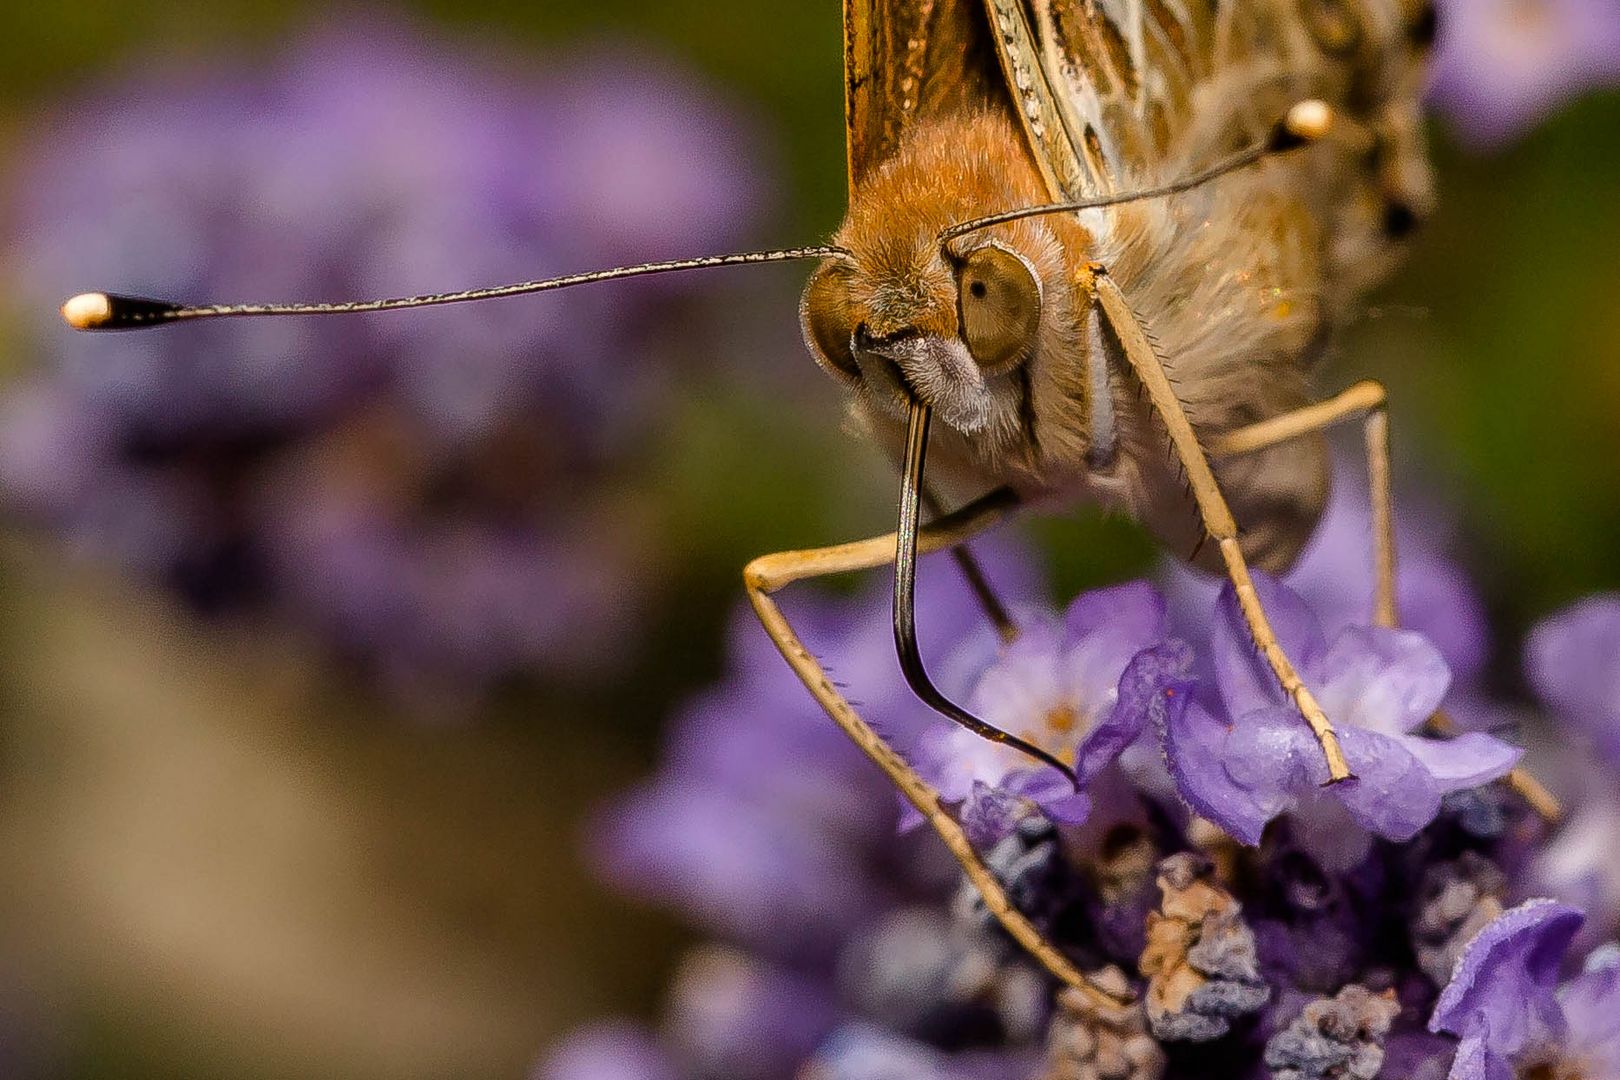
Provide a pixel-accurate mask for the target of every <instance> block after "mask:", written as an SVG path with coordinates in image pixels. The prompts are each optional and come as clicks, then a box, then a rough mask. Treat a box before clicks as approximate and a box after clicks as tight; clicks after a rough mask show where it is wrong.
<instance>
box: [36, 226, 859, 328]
mask: <svg viewBox="0 0 1620 1080" xmlns="http://www.w3.org/2000/svg"><path fill="white" fill-rule="evenodd" d="M842 254H845V251H844V249H843V248H840V247H833V246H831V245H822V246H818V247H798V248H782V249H780V250H777V251H745V252H739V253H737V254H733V255H705V256H702V257H700V258H696V259H672V260H670V261H668V262H651V263H639V264H637V265H635V266H617V267H614V268H612V269H610V270H589V271H586V272H585V273H581V274H568V275H565V276H563V277H554V278H543V279H540V280H537V281H520V282H517V283H516V284H512V285H496V286H493V287H491V288H484V289H464V290H462V291H460V292H445V293H427V294H424V295H422V296H400V297H393V298H390V299H387V300H346V301H340V302H337V303H310V304H208V305H202V306H197V307H190V306H187V305H185V304H179V303H174V302H172V301H168V300H153V299H150V298H147V297H142V296H120V295H117V294H115V293H104V292H91V293H80V294H79V295H78V296H75V297H73V298H72V299H70V300H69V301H68V302H67V303H65V304H63V305H62V318H63V319H65V320H67V324H68V325H69V326H71V327H73V329H75V330H139V329H143V328H145V327H149V326H163V325H166V324H169V323H177V322H194V321H196V320H198V319H244V318H259V317H264V316H271V315H353V314H356V313H358V312H366V311H398V310H400V309H403V308H422V307H441V306H443V305H445V304H467V303H472V302H474V301H478V300H498V299H501V298H503V297H508V296H527V295H529V294H531V293H543V292H551V291H552V290H554V289H567V288H571V287H572V286H575V285H593V284H595V283H597V282H601V281H618V280H620V279H621V278H632V277H647V276H650V275H653V274H670V273H674V272H676V271H679V270H711V269H714V268H716V267H722V266H753V265H757V264H760V263H779V262H794V261H797V260H800V259H824V258H827V257H828V256H831V255H842Z"/></svg>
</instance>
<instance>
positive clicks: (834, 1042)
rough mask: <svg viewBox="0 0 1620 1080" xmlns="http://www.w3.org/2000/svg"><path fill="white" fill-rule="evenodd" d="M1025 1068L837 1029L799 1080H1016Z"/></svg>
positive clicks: (862, 1027) (1008, 1060)
mask: <svg viewBox="0 0 1620 1080" xmlns="http://www.w3.org/2000/svg"><path fill="white" fill-rule="evenodd" d="M1028 1064H1029V1063H1028V1062H1026V1061H1021V1060H1020V1059H1019V1058H1017V1057H1013V1056H1009V1055H1004V1054H961V1055H950V1054H945V1053H941V1052H940V1051H939V1050H936V1049H934V1048H933V1047H931V1046H928V1045H927V1044H925V1043H921V1042H917V1041H916V1040H914V1039H908V1038H905V1037H904V1036H900V1035H895V1034H894V1033H893V1032H889V1031H885V1030H883V1029H882V1028H879V1027H875V1026H873V1025H870V1024H851V1025H848V1026H847V1027H844V1028H841V1029H840V1030H839V1031H837V1032H836V1033H834V1035H833V1037H832V1038H831V1039H830V1040H828V1043H827V1045H826V1046H825V1047H823V1048H822V1050H821V1052H820V1053H818V1054H817V1055H816V1056H815V1057H814V1058H813V1059H812V1060H811V1061H810V1062H809V1063H808V1064H806V1065H805V1067H804V1071H803V1072H802V1073H800V1074H799V1076H800V1080H1021V1078H1022V1077H1025V1076H1027V1075H1028V1074H1029V1073H1028Z"/></svg>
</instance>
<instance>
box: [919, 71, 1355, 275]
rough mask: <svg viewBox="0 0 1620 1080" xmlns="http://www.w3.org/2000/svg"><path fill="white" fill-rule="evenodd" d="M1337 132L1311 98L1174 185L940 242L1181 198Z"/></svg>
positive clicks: (998, 221) (972, 225)
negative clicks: (1254, 139) (1247, 143)
mask: <svg viewBox="0 0 1620 1080" xmlns="http://www.w3.org/2000/svg"><path fill="white" fill-rule="evenodd" d="M1332 130H1333V107H1332V106H1331V105H1329V104H1328V103H1327V102H1325V101H1318V100H1316V99H1314V98H1313V99H1310V100H1308V101H1301V102H1297V103H1295V105H1294V106H1293V107H1292V108H1290V109H1289V110H1288V112H1287V113H1285V114H1284V115H1283V118H1282V119H1281V120H1278V121H1277V123H1276V124H1274V125H1273V126H1272V128H1271V131H1270V132H1269V133H1268V134H1267V136H1266V138H1265V139H1264V140H1263V141H1262V142H1259V143H1256V144H1255V145H1253V146H1251V147H1249V148H1248V149H1247V150H1239V151H1238V152H1237V153H1235V154H1232V155H1231V156H1230V157H1226V158H1222V159H1221V160H1220V161H1217V162H1216V163H1215V164H1213V165H1211V166H1209V167H1208V168H1207V169H1203V170H1201V171H1199V172H1196V173H1193V174H1192V175H1191V176H1187V177H1183V178H1182V179H1180V180H1177V181H1175V182H1174V183H1170V184H1165V185H1164V186H1162V187H1156V188H1143V189H1142V190H1140V191H1122V192H1119V193H1118V194H1114V195H1098V196H1095V197H1093V198H1089V199H1077V200H1075V201H1073V202H1061V203H1047V204H1045V205H1043V206H1025V207H1022V208H1020V209H1017V210H1007V211H1005V212H1003V213H1000V214H990V215H987V216H985V217H981V218H974V219H973V220H972V221H964V222H962V223H961V224H959V225H952V226H951V227H950V228H948V229H946V230H945V231H944V232H942V233H940V234H939V239H940V243H946V242H948V241H951V240H955V239H956V238H957V237H959V236H963V235H965V234H967V233H970V232H975V231H977V230H979V229H985V228H989V227H990V226H991V225H1004V224H1006V223H1007V222H1009V221H1021V220H1023V219H1024V218H1032V217H1041V216H1043V215H1046V214H1067V213H1075V212H1078V211H1081V210H1100V209H1102V208H1103V207H1107V206H1119V205H1121V204H1123V203H1133V202H1143V201H1146V200H1148V199H1163V198H1166V197H1167V196H1171V195H1180V194H1181V193H1182V192H1185V191H1191V190H1192V189H1193V188H1196V187H1202V186H1203V185H1205V184H1207V183H1209V182H1210V181H1211V180H1215V179H1218V178H1220V177H1222V176H1225V175H1226V174H1227V173H1232V172H1237V171H1238V170H1239V169H1246V168H1248V167H1249V166H1250V165H1254V164H1256V163H1257V162H1260V161H1263V160H1265V159H1266V158H1268V157H1271V156H1272V155H1273V154H1282V153H1286V152H1288V151H1289V150H1296V149H1298V148H1299V147H1301V146H1306V145H1308V144H1310V143H1313V142H1317V141H1319V140H1321V139H1324V138H1326V137H1327V134H1328V132H1330V131H1332Z"/></svg>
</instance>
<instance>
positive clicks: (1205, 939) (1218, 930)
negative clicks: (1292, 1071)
mask: <svg viewBox="0 0 1620 1080" xmlns="http://www.w3.org/2000/svg"><path fill="white" fill-rule="evenodd" d="M1159 890H1160V892H1161V893H1162V894H1163V899H1162V900H1161V901H1160V905H1159V910H1158V911H1154V912H1149V913H1148V917H1147V940H1148V944H1147V948H1146V949H1145V950H1144V951H1143V953H1142V958H1141V960H1140V961H1139V963H1138V967H1139V968H1140V970H1141V972H1142V974H1143V975H1144V976H1146V977H1147V979H1148V989H1147V1015H1148V1020H1149V1022H1150V1024H1151V1025H1152V1029H1153V1033H1154V1034H1155V1035H1157V1036H1158V1037H1159V1038H1161V1039H1165V1040H1172V1041H1175V1040H1187V1041H1193V1042H1203V1041H1207V1040H1209V1039H1217V1038H1220V1037H1221V1036H1222V1035H1224V1034H1226V1033H1227V1031H1229V1030H1230V1029H1231V1021H1232V1020H1233V1019H1236V1018H1237V1017H1240V1016H1246V1015H1248V1014H1251V1013H1254V1012H1257V1011H1259V1009H1260V1007H1261V1006H1263V1005H1264V1004H1265V1003H1266V1002H1267V1001H1268V1000H1269V999H1270V997H1271V988H1270V987H1269V986H1267V985H1266V982H1265V980H1264V979H1262V978H1261V977H1260V972H1259V961H1258V957H1257V956H1256V954H1255V946H1254V933H1253V932H1252V931H1251V930H1250V929H1249V926H1248V924H1247V923H1245V922H1244V921H1243V918H1242V906H1241V905H1240V904H1239V903H1238V902H1237V901H1236V900H1234V899H1233V898H1232V895H1231V894H1230V893H1228V892H1227V891H1226V890H1225V889H1222V888H1221V887H1220V886H1219V885H1217V884H1215V883H1214V881H1213V878H1212V875H1211V865H1210V862H1209V860H1208V859H1207V858H1205V857H1204V856H1202V855H1195V854H1192V853H1190V852H1183V853H1182V854H1179V855H1172V856H1171V857H1170V858H1168V859H1166V860H1164V861H1163V862H1162V863H1160V864H1159Z"/></svg>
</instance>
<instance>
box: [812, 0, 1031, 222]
mask: <svg viewBox="0 0 1620 1080" xmlns="http://www.w3.org/2000/svg"><path fill="white" fill-rule="evenodd" d="M1006 106H1007V96H1006V93H1005V92H1004V90H1003V84H1002V79H1001V72H1000V69H999V67H998V65H997V61H996V53H995V49H994V47H993V46H992V45H991V42H990V37H989V34H988V33H987V30H986V26H985V21H984V16H983V15H982V14H981V12H980V0H844V108H845V117H844V118H845V128H846V133H847V134H848V137H849V141H848V147H849V186H850V191H851V192H853V191H854V190H855V186H856V184H858V183H859V182H860V179H861V177H863V176H864V175H865V174H866V172H867V170H869V169H871V168H872V167H873V166H875V165H877V164H879V163H880V162H882V161H883V160H884V159H885V158H887V157H888V156H889V155H890V154H892V153H893V152H894V148H895V146H896V145H897V144H898V143H899V141H900V136H901V135H902V134H903V133H904V132H905V131H906V130H907V129H908V128H910V127H912V126H913V125H915V124H916V123H917V122H918V121H920V120H926V119H930V118H934V117H941V116H949V115H952V114H958V113H962V112H965V111H968V110H977V109H984V108H1005V107H1006Z"/></svg>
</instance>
